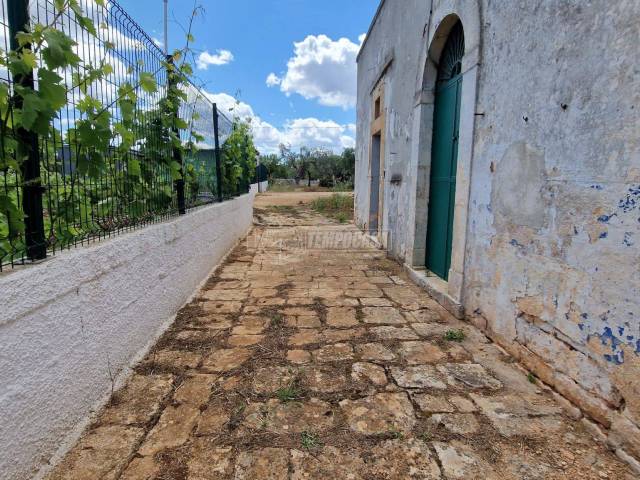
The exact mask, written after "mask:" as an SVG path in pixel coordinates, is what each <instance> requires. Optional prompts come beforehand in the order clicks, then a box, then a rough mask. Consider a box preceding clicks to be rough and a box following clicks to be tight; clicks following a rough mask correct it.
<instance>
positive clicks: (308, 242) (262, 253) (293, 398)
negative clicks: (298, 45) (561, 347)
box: [50, 209, 634, 480]
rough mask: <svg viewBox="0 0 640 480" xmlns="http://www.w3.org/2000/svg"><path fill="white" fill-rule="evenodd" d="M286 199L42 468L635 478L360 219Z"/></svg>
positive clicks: (179, 474) (100, 473) (71, 475)
mask: <svg viewBox="0 0 640 480" xmlns="http://www.w3.org/2000/svg"><path fill="white" fill-rule="evenodd" d="M289 213H290V215H289V216H288V217H287V216H286V215H284V216H283V212H282V211H281V210H280V211H272V212H270V211H269V209H266V210H262V211H261V212H260V225H258V226H256V228H255V231H254V232H253V234H252V235H251V236H250V237H249V239H248V241H247V242H245V243H243V244H242V245H241V246H239V247H238V248H236V249H235V251H234V252H233V253H232V255H231V256H230V258H229V259H228V261H227V262H226V263H225V265H224V266H223V267H222V268H221V269H220V270H219V272H218V273H217V274H216V275H215V276H214V277H213V278H211V279H210V280H209V281H208V283H207V285H206V287H205V288H204V289H203V291H202V292H201V293H200V295H199V297H198V298H197V299H196V300H195V301H194V302H192V303H191V304H190V305H188V306H187V307H185V308H184V309H183V310H182V311H181V312H180V313H179V315H178V318H177V320H176V322H175V324H174V325H173V326H172V328H171V329H170V330H169V331H168V332H167V333H166V335H165V336H164V337H163V338H162V339H161V340H160V341H159V343H158V344H157V345H156V347H155V348H154V350H153V352H151V353H150V354H149V356H148V357H147V358H146V360H145V361H144V362H143V363H142V364H140V365H139V366H138V367H137V369H136V374H135V375H134V376H133V377H132V378H131V380H130V382H129V384H128V385H127V386H126V387H125V388H124V389H123V390H121V391H119V392H117V393H116V394H115V396H114V398H113V399H112V401H111V403H110V405H109V406H108V407H107V408H106V409H105V411H104V412H102V414H101V415H100V416H99V417H98V419H97V420H96V422H95V423H94V424H93V425H92V427H91V428H90V429H89V430H88V431H87V432H86V433H85V435H84V436H83V437H82V439H81V440H80V441H79V443H78V444H77V445H76V446H75V447H74V448H73V449H72V450H71V452H70V453H69V454H68V455H67V456H66V458H65V459H64V461H63V462H62V463H61V464H60V465H59V466H58V468H56V469H55V470H54V471H53V472H52V474H51V476H50V478H51V479H69V480H71V479H73V480H83V479H87V480H96V479H121V480H134V479H136V480H138V479H145V480H151V479H155V480H161V479H165V480H167V479H176V480H177V479H189V480H216V479H236V480H267V479H277V480H279V479H291V480H301V479H339V480H341V479H350V480H358V479H440V478H442V479H450V480H452V479H464V480H473V479H483V480H484V479H527V480H534V479H576V478H579V479H581V480H587V479H603V478H610V479H627V480H630V479H632V478H634V476H633V475H632V474H631V473H630V472H629V470H627V468H626V467H625V466H624V465H623V464H622V463H620V462H619V461H618V460H617V458H616V457H615V456H613V455H612V454H611V453H610V452H608V451H607V450H606V449H605V448H603V447H601V446H599V445H598V444H596V442H595V441H594V440H593V439H592V438H591V434H590V431H589V430H588V429H587V428H586V427H585V424H584V423H583V422H580V421H576V420H571V419H570V418H569V416H570V415H573V416H575V415H576V412H575V411H573V410H572V409H571V408H570V407H568V406H567V405H564V407H563V406H561V405H560V404H558V403H556V401H555V400H554V399H553V397H552V394H551V392H549V391H546V390H545V389H544V388H543V387H542V386H540V385H537V384H536V383H532V382H531V381H530V380H529V379H528V378H527V374H526V372H523V371H522V370H520V369H518V368H517V366H516V365H514V364H513V363H512V362H510V360H509V358H508V357H507V356H505V355H504V354H503V353H502V351H501V350H500V349H498V348H497V347H496V346H494V345H493V344H491V343H490V342H488V341H487V340H486V339H485V338H484V337H483V336H482V335H481V334H479V333H478V332H477V331H475V330H474V329H473V328H472V327H470V326H469V325H466V324H463V323H460V322H458V321H456V320H455V319H453V317H451V316H450V315H448V314H447V313H446V312H445V311H444V310H443V309H442V308H441V307H440V306H439V305H438V304H436V303H435V302H434V301H433V300H431V299H430V298H428V297H427V296H426V295H425V294H424V293H423V292H422V291H420V290H419V289H418V288H416V287H414V286H413V285H410V284H409V283H408V281H407V279H406V278H405V277H404V275H403V274H402V273H401V271H400V268H399V267H398V265H396V264H395V263H393V262H391V261H390V260H387V259H386V258H385V257H384V255H383V254H382V252H379V251H377V250H374V249H372V248H371V247H368V246H366V245H367V244H366V242H365V241H364V239H363V238H362V237H361V236H360V235H359V234H357V233H353V232H352V229H353V227H349V226H340V225H336V224H333V222H331V221H327V220H326V219H323V220H322V221H319V220H320V219H319V218H314V215H313V214H312V213H310V212H309V211H305V212H302V213H301V214H296V213H295V212H289ZM274 222H275V223H277V225H274ZM305 223H307V224H311V225H318V224H322V226H321V227H312V226H304V224H305ZM283 224H284V225H287V226H280V225H283ZM460 333H463V334H464V338H463V339H461V338H460V337H461V336H462V335H460ZM456 340H461V341H456ZM531 380H533V381H535V379H533V378H531ZM563 408H565V409H567V410H563Z"/></svg>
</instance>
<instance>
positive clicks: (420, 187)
mask: <svg viewBox="0 0 640 480" xmlns="http://www.w3.org/2000/svg"><path fill="white" fill-rule="evenodd" d="M434 3H435V5H434V6H433V12H432V14H431V16H430V19H429V23H428V25H425V30H424V31H425V34H424V41H423V47H422V52H421V55H420V65H421V68H420V69H419V73H418V78H417V79H416V94H415V97H414V107H413V108H414V111H413V119H414V120H413V126H412V132H413V138H414V139H417V141H416V140H414V142H413V146H412V152H411V166H412V169H413V171H412V173H413V174H412V175H411V178H412V182H413V185H412V186H411V188H412V189H413V190H412V192H413V194H412V195H411V196H410V199H411V202H413V205H409V211H410V212H411V215H412V218H410V219H409V225H408V228H409V229H410V231H409V235H408V242H409V244H408V245H407V247H408V248H407V254H408V255H407V258H406V263H407V266H408V267H409V268H410V269H412V270H424V269H425V257H426V238H427V218H428V207H429V205H428V204H429V179H430V166H431V145H432V133H433V111H434V100H435V86H436V77H437V72H438V60H439V59H440V54H441V52H442V49H443V48H444V44H445V42H446V40H447V37H448V35H449V32H450V31H451V28H452V27H453V26H454V25H455V23H456V22H457V21H458V20H460V21H461V22H462V27H463V29H464V36H465V53H464V57H463V59H462V75H463V80H462V93H461V97H462V104H461V109H460V137H459V145H458V165H457V170H456V177H457V178H456V195H455V206H454V220H453V242H452V249H451V250H452V251H451V267H450V269H449V280H448V282H445V281H444V280H442V279H440V278H437V277H435V276H434V275H433V274H430V272H427V271H425V272H424V277H425V278H424V279H422V281H421V283H423V282H424V283H426V284H427V286H428V287H429V288H430V289H435V290H436V291H437V293H439V294H440V295H442V296H444V297H446V299H447V300H448V302H447V303H453V305H454V306H455V308H456V309H457V310H458V311H459V310H461V309H462V300H463V298H462V296H463V287H464V271H465V269H464V265H465V252H466V243H467V223H468V216H469V215H468V212H469V194H470V190H471V165H472V159H473V144H474V128H475V113H476V101H477V82H478V68H479V60H480V7H479V5H478V2H477V1H476V0H442V1H440V2H437V1H436V2H434ZM422 66H423V67H424V68H422ZM411 230H412V231H411ZM445 306H447V305H445ZM456 313H459V312H456Z"/></svg>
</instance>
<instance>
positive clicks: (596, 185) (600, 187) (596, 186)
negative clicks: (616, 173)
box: [591, 184, 604, 190]
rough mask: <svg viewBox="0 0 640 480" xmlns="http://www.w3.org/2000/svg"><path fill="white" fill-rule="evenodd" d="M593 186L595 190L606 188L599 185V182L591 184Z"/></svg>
mask: <svg viewBox="0 0 640 480" xmlns="http://www.w3.org/2000/svg"><path fill="white" fill-rule="evenodd" d="M591 188H593V189H594V190H603V189H604V187H603V186H602V185H598V184H595V185H591Z"/></svg>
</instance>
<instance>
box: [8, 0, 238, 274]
mask: <svg viewBox="0 0 640 480" xmlns="http://www.w3.org/2000/svg"><path fill="white" fill-rule="evenodd" d="M0 3H1V9H2V10H1V11H0V34H1V35H2V38H0V47H2V48H4V50H5V51H9V50H10V49H12V48H13V49H15V48H16V42H15V40H13V41H12V39H15V33H17V31H19V30H23V27H22V26H21V25H20V23H18V24H16V18H18V19H19V18H20V15H19V14H20V12H18V13H17V14H16V9H20V8H22V9H23V10H25V8H26V7H25V5H26V4H27V3H28V5H29V6H28V9H29V10H28V12H27V11H26V10H25V11H24V12H23V14H28V16H30V17H31V19H32V21H35V22H38V23H45V22H51V21H52V20H51V19H52V18H55V17H54V15H55V10H54V3H53V1H51V0H31V1H30V2H27V1H26V0H0ZM79 3H80V5H81V7H82V8H83V10H84V11H85V12H86V14H87V16H88V17H89V18H90V19H91V21H92V22H93V23H94V24H95V26H96V32H97V33H96V34H95V35H90V34H89V33H88V32H87V31H86V29H83V28H82V26H81V25H79V24H78V21H77V19H76V18H75V16H73V15H72V14H64V15H62V16H59V18H58V19H57V20H56V21H55V27H56V29H59V30H62V31H63V32H64V33H66V34H67V35H69V36H70V37H71V38H73V39H74V40H75V41H76V42H77V45H76V46H75V47H74V51H75V53H76V54H77V55H78V56H79V57H80V58H81V59H82V60H83V62H84V63H90V64H92V65H97V64H99V63H100V62H107V63H109V64H110V65H111V73H109V74H108V75H106V76H104V77H103V78H102V79H100V80H99V81H95V82H93V83H91V84H89V85H87V86H86V89H85V90H83V89H82V88H80V87H79V86H75V85H74V78H77V76H76V77H74V73H77V72H73V71H72V70H71V69H66V70H64V71H60V72H58V73H59V75H60V76H62V77H63V78H64V80H65V84H66V85H67V103H66V106H65V107H63V108H62V109H61V110H60V111H59V112H58V115H57V118H56V119H55V120H54V121H53V122H52V124H51V125H50V128H49V134H48V135H40V136H35V137H32V138H31V141H33V142H34V143H33V145H36V148H35V149H33V150H37V151H36V152H34V154H30V155H29V158H28V159H26V160H24V161H23V159H20V161H16V162H3V163H1V164H0V165H1V166H2V168H0V271H2V269H3V268H7V267H13V266H15V265H19V264H24V263H26V262H29V261H31V260H37V259H40V258H43V257H44V256H46V255H47V254H49V255H51V254H55V253H56V252H57V251H59V250H61V249H64V248H70V247H71V246H75V245H78V244H86V243H88V242H92V241H96V240H99V239H101V238H104V237H108V236H111V235H116V234H119V233H121V232H123V231H128V230H131V229H134V228H138V227H141V226H143V225H147V224H149V223H154V222H158V221H162V220H164V219H166V218H168V217H171V216H174V215H178V214H181V213H185V212H186V211H187V210H188V209H190V208H193V207H197V206H199V205H202V204H206V203H211V202H215V201H222V200H223V193H222V192H223V188H222V185H221V175H220V154H219V152H220V146H221V145H222V144H223V142H224V141H225V139H226V138H227V137H228V136H229V134H230V133H231V130H232V122H231V121H230V120H229V119H228V118H227V117H226V116H224V115H223V114H221V113H218V111H217V108H216V105H215V104H214V103H212V102H211V100H210V99H209V98H208V97H207V96H206V95H205V94H204V93H203V92H201V91H200V90H199V89H198V88H196V87H195V86H194V85H193V84H191V83H188V82H187V83H186V85H187V86H186V87H184V88H185V90H186V92H185V93H186V101H182V103H181V104H180V108H179V115H180V117H181V118H182V119H183V120H184V121H185V122H186V126H185V125H184V124H183V125H182V127H184V128H181V129H180V131H179V132H177V133H179V137H180V139H181V140H182V141H183V142H184V143H185V144H186V143H187V142H190V141H191V138H193V135H192V132H195V133H196V134H197V136H198V138H199V140H198V142H196V143H197V145H196V147H197V148H196V149H195V150H193V151H189V153H187V154H185V155H176V151H175V150H176V149H174V148H173V146H172V143H171V142H170V141H169V139H168V138H167V134H166V132H165V131H163V129H162V128H161V126H160V123H159V121H158V115H159V113H158V109H159V106H160V105H161V103H162V101H163V99H164V98H165V97H166V96H167V92H168V82H169V81H171V78H170V77H171V76H170V75H169V74H168V71H167V67H166V60H167V59H166V57H165V55H164V53H163V52H162V51H161V50H160V48H159V47H158V46H157V45H156V44H155V43H154V42H153V40H152V39H151V38H150V37H149V36H148V35H147V34H146V33H145V32H144V31H143V30H142V29H141V28H140V26H139V25H138V24H136V22H135V21H133V20H132V19H131V17H129V15H128V14H127V13H126V12H125V11H124V10H123V9H122V8H121V7H120V6H119V5H118V4H117V3H116V2H115V1H113V0H107V1H106V2H104V6H102V5H99V4H98V3H96V2H95V1H93V0H79ZM16 15H17V17H16ZM23 18H24V17H23ZM27 18H28V17H27ZM18 22H19V20H18ZM22 25H24V23H22ZM39 61H41V60H39ZM149 73H150V74H152V75H153V78H154V79H155V82H156V83H157V89H156V90H155V91H153V92H152V93H149V92H147V91H145V90H144V89H141V88H139V86H140V80H141V75H148V74H149ZM0 82H6V83H7V84H8V85H9V89H10V91H11V92H13V91H14V83H13V82H14V79H13V78H12V76H11V75H10V73H9V72H8V70H7V69H6V68H4V67H0ZM123 85H133V86H136V87H135V88H136V101H135V105H134V106H133V115H134V116H135V118H136V122H135V127H134V128H133V130H135V131H133V132H130V133H131V134H132V136H133V138H135V143H134V144H133V145H132V146H131V148H128V149H127V150H126V151H123V149H122V148H121V145H122V144H121V141H122V140H121V139H120V140H119V139H118V137H117V136H116V137H113V138H114V140H112V141H111V142H110V144H109V145H108V146H106V148H105V149H104V150H105V151H101V152H100V154H101V157H102V158H103V161H102V164H101V165H102V167H101V170H100V171H99V172H95V171H91V170H90V169H91V168H92V166H91V161H90V160H91V159H90V158H87V156H88V155H90V154H88V153H87V149H86V148H83V145H82V144H81V142H80V141H79V138H78V128H77V127H78V125H79V123H81V121H82V114H81V112H80V110H79V108H78V105H79V102H81V101H82V100H83V98H85V96H86V95H89V96H90V97H93V98H96V99H98V100H100V103H101V104H102V105H104V106H106V108H108V109H109V113H110V115H111V122H112V124H113V123H115V122H119V121H120V120H121V117H122V115H123V112H122V109H121V108H120V107H119V106H118V105H119V98H121V96H122V91H121V87H122V86H123ZM35 88H39V86H38V85H36V86H35ZM1 126H2V132H0V137H1V139H2V142H0V150H1V154H2V156H3V158H10V157H12V156H13V157H14V160H18V159H16V158H15V157H17V153H16V152H17V151H19V149H16V150H12V149H11V148H9V147H7V145H8V143H9V142H8V141H7V140H11V142H12V143H18V145H19V144H20V142H25V138H24V135H22V136H21V132H16V131H14V130H13V129H12V128H11V126H8V122H2V125H1ZM22 133H24V132H22ZM34 135H35V134H34ZM28 140H29V139H27V141H28ZM173 161H177V162H178V163H179V164H180V169H181V173H182V176H181V178H176V175H175V171H173V170H175V164H173V170H172V162H173ZM249 183H250V182H249V181H248V180H247V181H246V182H243V185H242V186H239V187H238V188H236V189H235V190H234V191H235V192H236V193H237V194H240V193H243V192H244V191H246V189H247V188H248V185H249ZM226 190H228V189H226ZM225 196H227V197H228V196H229V195H228V194H227V195H225ZM11 205H13V207H11ZM16 208H17V211H16ZM3 216H4V218H3Z"/></svg>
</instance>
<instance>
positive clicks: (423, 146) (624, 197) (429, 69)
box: [356, 0, 640, 462]
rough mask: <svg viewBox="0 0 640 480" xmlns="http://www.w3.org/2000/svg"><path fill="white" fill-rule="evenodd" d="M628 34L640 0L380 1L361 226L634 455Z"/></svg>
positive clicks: (639, 357) (639, 133)
mask: <svg viewBox="0 0 640 480" xmlns="http://www.w3.org/2000/svg"><path fill="white" fill-rule="evenodd" d="M639 39H640V2H638V0H589V1H584V0H531V1H515V0H383V1H382V2H381V3H380V7H379V9H378V12H377V13H376V16H375V18H374V20H373V22H372V25H371V28H370V30H369V32H368V35H367V38H366V41H365V43H364V45H363V47H362V50H361V51H360V54H359V57H358V107H357V115H358V127H357V152H356V154H357V165H356V221H357V224H358V225H359V226H360V227H361V228H362V229H365V230H369V231H370V232H371V234H372V235H373V236H374V237H377V238H378V239H379V241H380V243H381V244H382V246H383V247H384V248H386V249H387V250H388V252H389V254H390V255H391V256H393V257H394V258H396V259H397V260H399V261H400V262H402V263H403V264H404V265H405V268H406V269H407V270H408V271H409V272H410V274H411V275H412V277H413V278H414V279H415V280H416V281H417V282H419V283H420V284H422V285H423V286H424V287H425V288H426V289H427V290H428V291H430V292H431V293H432V294H433V295H434V296H435V298H436V299H437V300H438V301H440V302H441V303H442V304H443V305H444V306H445V307H446V308H448V309H449V310H450V311H451V312H452V313H454V314H455V315H457V316H459V317H463V316H464V317H466V318H467V319H468V320H469V321H471V322H473V323H474V324H475V325H477V326H479V327H480V328H482V329H483V330H484V331H485V332H486V333H487V335H488V336H489V337H491V338H492V339H493V340H494V341H496V342H497V343H499V344H500V345H502V346H503V347H504V348H505V349H506V350H507V351H508V352H509V353H510V354H511V355H513V356H514V357H516V358H517V359H519V360H520V361H521V362H522V363H523V364H524V365H525V366H526V367H527V368H528V369H529V370H531V371H532V372H533V373H535V375H537V376H538V377H539V378H540V379H541V380H542V381H544V382H545V383H546V384H548V385H550V386H552V387H553V388H554V389H555V390H556V391H557V392H558V393H560V394H561V395H563V396H564V397H565V398H566V399H568V400H569V401H571V402H572V403H573V404H574V405H576V406H578V407H580V409H581V410H582V412H583V414H584V416H585V420H584V421H585V422H591V423H589V425H591V426H592V427H594V428H595V427H596V426H597V427H598V428H600V429H601V430H602V432H603V433H604V434H605V435H606V437H607V441H608V443H609V445H610V446H611V447H612V448H613V449H616V451H617V453H618V454H619V455H620V456H621V457H623V458H626V459H627V460H629V461H630V462H633V461H634V460H633V458H632V457H634V458H635V461H640V429H639V428H638V426H639V425H640V47H639V46H638V45H639V44H638V42H639ZM587 419H588V420H587Z"/></svg>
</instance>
